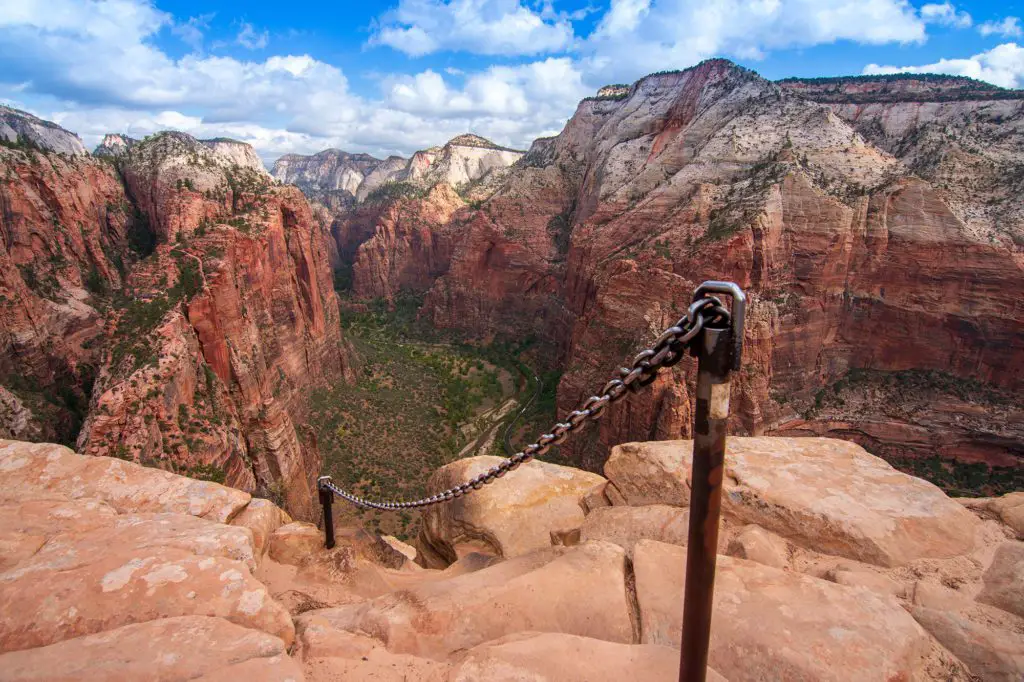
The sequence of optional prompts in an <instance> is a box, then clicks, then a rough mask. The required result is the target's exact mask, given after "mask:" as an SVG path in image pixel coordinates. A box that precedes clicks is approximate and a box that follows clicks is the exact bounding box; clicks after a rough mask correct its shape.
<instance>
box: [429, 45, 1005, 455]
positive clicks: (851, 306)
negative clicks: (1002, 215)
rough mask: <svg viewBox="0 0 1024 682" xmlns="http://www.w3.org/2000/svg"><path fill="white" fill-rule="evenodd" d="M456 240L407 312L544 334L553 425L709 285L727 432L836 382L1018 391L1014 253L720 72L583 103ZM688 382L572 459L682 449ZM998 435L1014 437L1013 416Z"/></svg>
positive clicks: (825, 114) (880, 159) (753, 82)
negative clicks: (555, 380) (723, 368)
mask: <svg viewBox="0 0 1024 682" xmlns="http://www.w3.org/2000/svg"><path fill="white" fill-rule="evenodd" d="M961 181H962V182H964V183H967V184H969V183H970V182H972V179H971V178H970V177H969V176H968V177H964V178H962V179H961ZM1014 229H1019V227H1018V228H1014ZM455 243H456V246H455V249H454V252H453V257H452V262H451V265H450V268H449V271H448V273H447V274H446V275H445V276H443V277H441V278H440V279H439V280H438V281H437V283H436V284H435V285H434V287H433V288H432V289H431V291H430V293H429V295H428V297H427V305H426V314H427V315H429V316H430V317H431V318H432V319H433V320H434V321H435V323H437V324H439V325H441V326H457V327H462V328H464V329H467V330H468V331H471V332H474V333H479V334H488V333H491V332H494V331H498V330H505V331H511V332H513V333H524V332H525V331H526V330H537V331H539V332H540V333H541V335H542V336H546V337H547V338H548V339H549V340H550V341H552V342H553V344H554V346H555V347H556V348H559V349H562V350H563V351H566V354H565V355H564V356H563V357H564V358H566V360H565V367H566V371H565V374H564V376H563V379H562V382H561V385H560V386H559V392H558V396H559V407H560V409H561V411H567V410H569V409H572V408H573V407H574V405H575V404H576V403H577V402H578V401H579V400H580V399H581V398H582V397H584V396H585V395H589V393H590V392H592V391H593V390H594V387H596V386H600V384H601V382H602V381H603V380H604V379H606V378H607V376H608V373H609V369H610V368H614V367H616V366H617V365H618V364H619V363H620V362H621V361H622V360H623V359H624V358H626V357H627V356H628V355H631V353H632V352H635V350H636V349H637V348H638V347H639V345H640V344H642V343H646V342H649V341H650V340H651V339H653V338H654V336H655V334H656V333H657V332H658V331H660V330H661V329H663V328H664V327H666V326H668V325H669V324H671V323H672V322H673V321H674V320H675V319H677V318H678V316H679V314H680V311H681V310H683V309H684V308H685V304H686V303H687V302H688V297H689V296H690V294H691V292H692V290H693V288H694V286H695V285H696V284H697V283H699V282H700V281H701V280H704V279H722V278H725V279H732V280H735V281H737V282H739V283H740V284H741V285H742V286H743V287H744V288H746V289H747V290H748V291H749V292H750V294H751V299H752V300H751V312H750V322H749V327H748V330H747V346H748V352H747V354H746V357H747V359H748V362H747V366H746V367H745V368H744V370H743V372H742V373H741V374H740V376H739V377H738V378H737V381H736V388H735V390H734V405H735V407H736V410H735V412H736V414H735V423H734V428H735V429H736V430H737V431H740V432H747V433H761V432H763V431H766V430H771V429H773V428H776V427H778V426H780V425H782V424H786V423H788V422H789V421H790V420H791V419H792V418H794V417H795V416H799V415H805V414H808V413H809V411H813V410H811V408H810V407H809V406H811V405H813V404H814V402H815V399H816V396H817V394H819V392H820V391H822V390H823V389H825V388H826V387H828V386H830V385H832V384H834V383H835V382H836V381H838V380H840V379H841V378H843V377H844V376H845V375H846V374H847V373H848V372H849V371H850V370H851V369H858V368H870V369H875V370H884V371H890V372H900V371H906V370H934V371H939V372H943V373H948V374H951V375H953V376H958V377H964V378H970V379H973V380H977V381H981V382H985V383H988V384H991V385H993V386H994V387H997V388H999V389H1003V390H1004V391H1019V390H1020V388H1021V378H1020V374H1019V372H1015V371H1013V370H1014V368H1019V367H1021V366H1024V334H1022V330H1024V309H1022V307H1021V304H1020V302H1019V301H1018V300H1016V298H1015V297H1013V296H1012V295H1006V294H1007V292H1012V291H1020V290H1022V287H1024V270H1022V265H1021V259H1020V256H1019V253H1018V251H1019V247H1017V246H1015V245H1014V244H1012V243H1009V242H1007V241H1005V240H999V239H989V238H988V236H987V235H984V234H982V233H979V231H978V230H977V229H975V228H974V226H972V225H968V224H967V223H965V222H964V219H963V217H962V215H961V212H960V211H958V210H954V208H953V207H951V205H950V203H949V201H948V196H947V194H945V193H944V192H943V191H940V190H938V189H936V188H935V187H934V186H932V185H931V184H929V183H928V182H925V181H923V180H921V179H919V178H917V177H914V175H913V174H912V172H911V169H910V168H908V166H907V165H906V163H904V162H902V161H901V160H900V159H897V158H895V157H894V156H892V155H891V154H890V153H888V152H887V151H885V150H883V149H880V148H879V147H877V146H875V145H873V144H871V143H869V142H867V141H866V140H865V139H864V138H863V137H862V136H861V135H860V134H858V133H857V132H856V131H855V130H854V129H852V128H851V127H850V125H849V124H848V123H847V122H845V121H844V120H842V119H841V118H840V117H838V116H836V115H835V114H834V113H833V112H832V111H830V109H829V108H827V107H825V106H823V105H820V104H816V103H813V102H808V101H806V100H804V99H802V98H800V97H797V96H794V95H792V94H789V93H787V92H786V91H784V90H782V89H780V88H779V87H778V86H776V85H774V84H771V83H769V82H767V81H764V80H763V79H761V78H760V77H758V76H757V75H756V74H753V73H751V72H748V71H745V70H742V69H739V68H737V67H735V66H734V65H732V64H730V63H728V62H724V61H721V60H716V61H710V62H706V63H704V64H702V65H700V66H698V67H694V68H692V69H689V70H687V71H684V72H680V73H672V74H664V75H657V76H650V77H647V78H645V79H642V80H641V81H638V82H637V83H636V84H635V85H634V86H633V87H632V88H631V89H630V91H629V94H628V96H627V97H626V98H625V99H622V100H604V99H598V100H591V101H585V102H583V103H582V104H581V105H580V108H579V109H578V111H577V113H576V116H574V118H573V119H572V120H571V121H570V122H569V124H568V125H567V126H566V129H565V130H564V131H563V132H562V133H561V134H560V135H559V136H558V137H557V138H555V139H553V140H543V141H538V143H537V144H535V145H534V149H533V150H531V152H530V154H529V155H528V156H527V158H526V159H525V161H524V164H523V165H521V166H519V167H517V168H515V169H513V171H512V173H510V175H509V176H508V178H507V179H506V181H505V184H504V185H503V186H502V187H501V189H499V190H498V192H497V193H496V194H495V195H494V197H493V198H492V199H490V200H489V201H488V202H487V203H486V204H485V205H484V206H483V207H482V209H481V210H480V211H478V212H476V213H475V214H473V215H472V216H471V217H470V219H469V220H468V221H467V222H466V227H465V229H464V231H463V232H462V233H461V234H460V235H458V236H457V237H455ZM691 376H692V372H690V371H688V369H687V366H686V363H684V364H683V365H680V367H679V368H678V369H677V370H676V371H675V372H674V373H673V374H671V375H669V376H667V377H665V378H663V379H661V380H660V381H659V382H657V383H656V384H655V385H654V387H653V390H651V391H650V392H648V393H646V394H645V395H643V396H636V397H634V398H631V399H630V401H628V402H627V404H626V405H625V406H624V407H622V408H619V409H617V410H615V411H614V413H613V414H611V415H609V417H607V418H606V419H605V420H604V421H603V422H602V425H601V428H600V433H599V435H598V439H599V445H598V446H597V447H594V446H593V445H588V444H585V445H583V446H577V447H578V448H579V449H577V450H576V452H575V454H576V455H577V456H578V457H581V458H582V459H584V460H585V461H587V462H588V463H590V464H594V463H595V462H596V461H599V460H601V459H603V454H602V453H603V452H605V451H606V448H607V446H609V445H611V444H614V443H617V442H622V441H627V440H634V439H648V438H662V437H668V436H671V435H673V434H678V433H681V432H682V433H685V432H686V430H687V428H688V426H687V424H688V409H689V401H690V391H689V390H688V387H687V384H686V381H687V380H688V378H689V377H691ZM1007 419H1008V420H1009V421H1008V423H1007V424H1005V425H1004V426H1006V428H1007V429H1008V433H1009V434H1011V437H1010V439H1009V440H1010V441H1011V442H1013V441H1014V440H1015V439H1014V437H1013V436H1012V434H1014V433H1018V434H1019V432H1020V429H1021V427H1022V424H1021V419H1022V417H1021V415H1020V414H1019V413H1017V414H1016V415H1014V414H1010V415H1009V416H1008V417H1007ZM853 421H856V417H854V418H853ZM1016 442H1017V443H1019V438H1018V439H1016ZM1013 447H1016V446H1013ZM583 453H586V456H585V457H584V456H583ZM590 460H594V461H593V462H591V461H590Z"/></svg>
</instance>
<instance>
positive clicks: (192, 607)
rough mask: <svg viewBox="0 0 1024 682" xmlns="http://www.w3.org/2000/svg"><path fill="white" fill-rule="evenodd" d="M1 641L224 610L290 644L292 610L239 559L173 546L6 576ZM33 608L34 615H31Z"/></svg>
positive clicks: (13, 645) (7, 644) (55, 637)
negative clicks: (203, 553) (195, 552)
mask: <svg viewBox="0 0 1024 682" xmlns="http://www.w3.org/2000/svg"><path fill="white" fill-rule="evenodd" d="M0 614H2V615H0V646H2V647H3V650H5V651H15V650H20V649H29V648H32V647H40V646H46V645H48V644H53V643H55V642H59V641H62V640H65V639H70V638H73V637H80V636H83V635H90V634H95V633H97V632H102V631H104V630H111V629H113V628H117V627H120V626H123V625H129V624H132V623H141V622H146V621H150V620H156V619H159V618H168V617H174V616H193V615H195V616H219V617H222V618H226V619H227V620H230V621H231V622H233V623H237V624H238V625H242V626H244V627H248V628H253V629H256V630H262V631H264V632H267V633H270V634H272V635H274V636H275V637H278V638H280V639H283V640H284V641H285V643H286V644H290V643H291V641H292V639H293V637H294V626H293V625H292V621H291V618H290V616H289V615H288V612H287V611H286V610H285V609H284V607H282V606H281V605H280V604H278V603H277V602H276V601H274V600H273V599H272V598H271V596H270V594H269V593H268V592H267V589H266V587H265V586H264V585H263V584H262V583H260V582H259V581H257V580H256V579H254V578H253V577H252V576H251V575H250V573H249V569H248V567H247V566H246V565H245V564H243V563H240V562H237V561H232V560H230V559H225V558H222V557H217V556H205V557H203V556H197V555H195V554H192V553H190V552H186V551H184V550H181V549H177V548H173V547H163V548H155V549H143V550H134V551H131V550H129V551H120V552H119V551H117V549H116V548H114V549H112V551H110V552H109V553H108V554H107V555H106V556H105V557H103V558H102V559H99V560H97V561H94V562H92V563H89V564H85V565H82V566H77V567H74V568H69V569H66V570H65V569H61V568H55V569H51V570H39V571H30V572H17V571H16V572H13V573H7V574H3V575H0ZM27 614H31V616H30V617H27Z"/></svg>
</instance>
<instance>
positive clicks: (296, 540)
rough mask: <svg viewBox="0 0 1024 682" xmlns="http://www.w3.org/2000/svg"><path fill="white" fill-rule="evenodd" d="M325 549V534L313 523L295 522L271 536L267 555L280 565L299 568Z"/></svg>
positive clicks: (282, 527)
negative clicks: (290, 565)
mask: <svg viewBox="0 0 1024 682" xmlns="http://www.w3.org/2000/svg"><path fill="white" fill-rule="evenodd" d="M322 549H324V534H323V532H322V531H321V530H320V529H319V528H317V527H316V526H314V525H313V524H312V523H306V522H304V521H295V522H293V523H288V524H285V525H283V526H281V527H280V528H278V529H277V530H275V531H274V532H273V533H271V535H270V540H269V541H268V543H267V553H268V555H269V556H270V558H271V559H273V560H274V561H276V562H278V563H280V564H292V565H295V566H298V565H299V564H301V563H303V562H304V561H306V560H307V559H309V558H310V557H311V556H313V555H314V554H316V553H317V552H318V551H320V550H322Z"/></svg>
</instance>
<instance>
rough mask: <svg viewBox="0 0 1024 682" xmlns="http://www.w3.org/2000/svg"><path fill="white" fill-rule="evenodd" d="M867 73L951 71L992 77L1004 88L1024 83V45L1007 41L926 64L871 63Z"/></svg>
mask: <svg viewBox="0 0 1024 682" xmlns="http://www.w3.org/2000/svg"><path fill="white" fill-rule="evenodd" d="M864 73H865V74H887V73H947V74H952V75H954V76H968V77H970V78H977V79H978V80H983V81H988V82H989V83H993V84H995V85H999V86H1002V87H1004V88H1020V87H1022V86H1024V48H1021V47H1019V46H1018V45H1017V44H1016V43H1003V44H1002V45H998V46H996V47H993V48H992V49H991V50H988V51H987V52H982V53H980V54H976V55H974V56H973V57H968V58H966V59H940V60H939V61H937V62H935V63H934V64H924V65H922V66H879V65H878V64H868V65H867V66H865V67H864Z"/></svg>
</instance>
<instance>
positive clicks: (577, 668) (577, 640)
mask: <svg viewBox="0 0 1024 682" xmlns="http://www.w3.org/2000/svg"><path fill="white" fill-rule="evenodd" d="M678 677H679V651H678V650H676V649H673V648H671V647H667V646H657V645H653V644H622V643H617V642H607V641H604V640H600V639H592V638H589V637H580V636H578V635H567V634H562V633H550V632H544V633H538V632H524V633H519V634H515V635H509V636H508V637H503V638H501V639H499V640H496V641H493V642H488V643H486V644H482V645H480V646H478V647H475V648H473V649H471V650H470V651H469V652H468V653H467V654H466V657H465V658H464V659H463V660H462V661H461V662H460V663H458V664H457V665H455V666H454V667H453V670H452V672H451V674H450V676H449V680H450V682H476V681H477V680H488V681H489V682H521V681H523V680H529V681H530V682H619V681H620V680H651V681H652V682H655V681H660V680H664V681H666V682H667V681H668V680H675V679H678ZM707 679H708V680H709V681H710V682H725V678H723V677H722V676H721V675H719V674H718V673H716V672H715V671H714V670H709V671H708V677H707Z"/></svg>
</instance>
